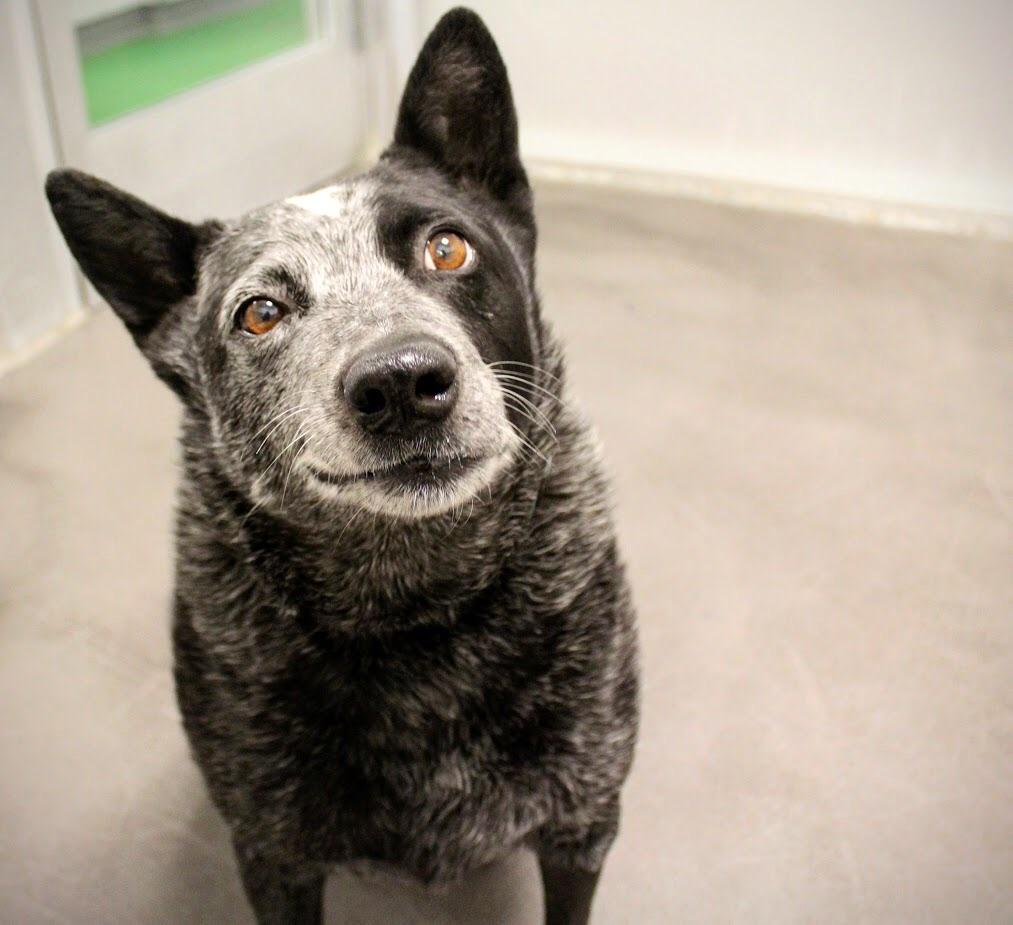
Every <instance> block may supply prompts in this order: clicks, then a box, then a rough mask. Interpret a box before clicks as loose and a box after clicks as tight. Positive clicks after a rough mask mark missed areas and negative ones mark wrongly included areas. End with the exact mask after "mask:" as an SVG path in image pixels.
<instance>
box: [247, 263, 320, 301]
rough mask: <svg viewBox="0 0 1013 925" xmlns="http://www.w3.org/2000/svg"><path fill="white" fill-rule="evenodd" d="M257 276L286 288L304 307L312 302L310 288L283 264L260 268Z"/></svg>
mask: <svg viewBox="0 0 1013 925" xmlns="http://www.w3.org/2000/svg"><path fill="white" fill-rule="evenodd" d="M257 276H258V277H259V278H260V279H261V280H263V281H264V282H265V283H267V284H268V285H271V286H276V287H278V288H279V289H282V290H284V292H285V294H286V295H288V296H289V298H291V299H292V300H293V301H295V302H296V303H298V304H299V305H300V306H302V307H303V308H309V307H310V305H311V304H312V301H313V299H312V296H311V295H310V292H309V289H307V288H306V286H305V285H304V284H303V283H302V282H301V281H300V280H298V279H297V278H296V277H295V276H294V275H293V274H292V272H291V271H290V270H289V269H288V268H286V267H283V266H269V267H263V268H262V269H260V270H258V272H257Z"/></svg>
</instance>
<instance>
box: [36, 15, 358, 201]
mask: <svg viewBox="0 0 1013 925" xmlns="http://www.w3.org/2000/svg"><path fill="white" fill-rule="evenodd" d="M33 2H34V13H35V17H36V24H37V27H38V33H39V37H40V40H41V45H42V49H41V50H42V53H43V58H44V62H45V65H44V66H45V69H46V71H47V73H48V78H49V87H50V91H51V96H52V109H53V114H52V115H53V120H54V122H55V126H54V130H55V135H56V138H57V140H58V143H59V148H60V152H59V156H60V160H61V162H62V163H63V164H64V165H66V166H70V167H77V168H79V169H81V170H85V171H87V172H88V173H93V174H96V175H98V176H101V177H103V178H105V179H107V180H109V181H110V182H112V183H115V184H116V185H117V186H121V187H123V188H124V189H126V190H128V191H130V192H132V193H135V194H136V195H138V196H141V197H142V198H144V199H147V200H149V201H151V202H152V203H154V204H156V205H158V206H160V207H161V208H164V209H166V210H168V211H171V212H176V213H178V214H180V215H182V216H183V217H186V218H190V219H199V218H204V217H213V216H223V217H227V216H231V215H235V214H238V213H240V212H242V211H245V210H246V209H248V208H251V207H253V206H255V205H259V204H261V203H264V202H268V201H270V200H272V199H276V198H279V197H282V196H287V195H290V194H292V193H294V192H298V191H300V190H303V189H305V188H307V187H309V186H311V185H312V184H314V183H317V182H319V181H321V180H324V179H326V178H327V177H328V176H330V175H332V174H334V173H336V172H338V171H339V170H341V169H342V168H344V167H346V166H348V165H349V164H350V163H351V162H352V161H353V160H354V159H355V157H356V155H357V154H358V153H359V152H360V150H361V146H362V145H363V143H364V140H365V132H366V117H367V114H366V112H365V101H366V99H367V94H366V92H365V83H366V76H365V62H364V60H363V57H364V56H363V54H362V53H361V51H360V50H359V48H358V47H357V46H358V44H359V43H358V41H357V39H358V35H359V29H358V27H357V23H356V20H355V15H356V12H357V9H358V4H356V3H355V2H353V0H147V2H140V3H139V2H136V0H61V2H51V0H33Z"/></svg>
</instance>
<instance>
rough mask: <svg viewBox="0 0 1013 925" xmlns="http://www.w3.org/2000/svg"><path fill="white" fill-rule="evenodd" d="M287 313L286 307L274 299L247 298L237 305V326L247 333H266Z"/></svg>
mask: <svg viewBox="0 0 1013 925" xmlns="http://www.w3.org/2000/svg"><path fill="white" fill-rule="evenodd" d="M287 314H288V308H287V307H286V306H285V305H283V304H282V303H281V302H275V301H274V299H265V298H263V297H258V298H255V299H249V300H247V301H246V302H244V303H243V304H242V305H241V306H240V307H239V314H238V321H239V327H240V328H242V329H243V330H244V331H246V333H247V334H258V335H259V334H266V333H267V332H268V331H270V330H271V328H273V327H274V326H275V325H276V324H277V323H278V322H279V321H281V319H282V318H284V317H285V315H287Z"/></svg>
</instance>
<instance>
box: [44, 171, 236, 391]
mask: <svg viewBox="0 0 1013 925" xmlns="http://www.w3.org/2000/svg"><path fill="white" fill-rule="evenodd" d="M46 197H47V198H48V199H49V205H50V207H51V208H52V210H53V215H54V217H55V218H56V223H57V224H58V225H59V226H60V231H61V232H63V237H64V239H65V240H66V242H67V246H68V247H69V248H70V252H71V253H72V254H73V255H74V258H75V259H76V260H77V262H78V264H79V265H80V267H81V270H82V272H83V273H84V275H85V276H87V277H88V279H89V280H90V281H91V283H92V285H94V286H95V288H96V289H97V290H98V292H99V294H100V295H101V296H102V297H103V298H104V299H105V300H106V301H107V302H108V303H109V304H110V305H111V306H112V308H113V310H114V311H115V312H116V314H117V315H119V316H120V318H121V319H122V320H123V322H124V324H126V326H127V330H129V331H130V333H131V335H133V338H134V341H135V342H136V343H137V345H138V346H139V347H140V348H141V352H142V353H144V355H145V356H146V357H147V358H148V360H149V361H150V362H151V365H152V366H153V367H154V370H155V373H156V374H157V375H158V376H159V377H160V378H161V379H163V380H165V381H166V382H167V383H168V384H169V386H170V387H171V388H172V389H173V390H174V391H176V392H177V393H179V394H180V396H181V397H183V398H186V397H187V394H188V391H189V389H188V380H189V378H190V372H191V370H190V367H189V359H190V358H189V357H188V356H187V350H186V348H185V347H184V346H183V340H184V334H183V332H182V331H181V330H180V324H179V319H174V320H173V321H171V322H170V321H169V318H170V316H172V315H173V314H175V313H174V312H173V309H174V308H176V307H177V306H180V305H181V304H183V303H185V301H186V300H187V299H188V298H189V297H190V296H192V295H193V294H194V293H195V292H196V288H197V265H198V261H199V259H200V253H201V250H202V249H203V248H204V247H205V246H206V245H207V244H208V243H209V242H210V241H211V240H212V239H213V238H214V237H215V235H216V234H217V233H218V231H219V229H220V227H221V226H220V225H218V224H217V223H215V222H206V223H204V224H202V225H191V224H190V223H188V222H184V221H182V220H181V219H178V218H173V217H172V216H171V215H166V214H165V213H164V212H160V211H159V210H158V209H155V208H153V207H152V206H149V205H148V204H147V203H144V202H141V200H140V199H137V198H136V197H134V196H131V195H129V194H128V193H124V192H123V191H122V190H119V189H117V188H116V187H115V186H112V185H110V184H109V183H105V182H103V181H102V180H99V179H97V178H95V177H92V176H89V175H88V174H85V173H81V172H80V171H77V170H54V171H53V172H52V173H50V174H49V176H48V177H47V178H46ZM163 322H165V323H163Z"/></svg>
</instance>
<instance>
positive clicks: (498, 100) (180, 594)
mask: <svg viewBox="0 0 1013 925" xmlns="http://www.w3.org/2000/svg"><path fill="white" fill-rule="evenodd" d="M46 191H47V194H48V196H49V201H50V203H51V205H52V208H53V212H54V214H55V215H56V219H57V221H58V222H59V225H60V228H61V229H62V231H63V234H64V236H65V238H66V240H67V243H68V245H69V247H70V249H71V251H72V252H73V254H74V256H75V257H76V258H77V261H78V262H79V263H80V265H81V268H82V270H83V271H84V273H85V274H86V275H87V276H88V278H89V279H90V280H91V281H92V283H94V285H95V287H96V288H97V289H98V291H99V292H100V293H101V294H102V295H103V297H104V298H106V299H107V300H108V301H109V303H110V304H111V305H112V307H113V308H114V309H115V310H116V312H117V313H118V314H119V316H120V317H121V318H122V319H123V321H124V322H125V323H126V326H127V329H128V330H129V331H130V333H131V335H132V336H133V338H134V340H135V341H136V342H137V345H138V346H139V347H140V349H141V351H142V352H143V353H144V355H145V356H146V357H147V358H148V360H149V361H150V363H151V365H152V366H153V367H154V369H155V372H156V373H157V374H158V376H160V377H161V378H162V379H163V380H164V381H165V382H166V383H168V385H169V386H170V387H171V388H172V389H173V390H174V391H175V392H176V393H177V394H178V395H179V397H180V399H181V400H182V404H183V408H184V417H183V425H182V447H183V472H182V480H181V487H180V492H179V515H178V524H177V530H176V534H177V551H178V555H177V568H176V593H175V621H174V631H173V637H174V644H175V656H176V669H175V671H176V686H177V692H178V697H179V703H180V707H181V710H182V713H183V721H184V724H185V726H186V731H187V734H188V736H189V738H190V742H191V744H192V747H193V751H194V754H195V756H196V759H197V762H198V763H199V765H200V767H201V770H202V771H203V773H204V776H205V778H206V780H207V784H208V788H209V789H210V792H211V795H212V797H213V799H214V802H215V804H216V805H217V807H218V808H219V810H220V811H221V812H222V814H223V815H224V817H225V819H226V820H227V821H228V823H229V825H230V827H231V831H232V836H233V840H234V845H235V851H236V857H237V859H238V863H239V868H240V871H241V873H242V877H243V882H244V884H245V887H246V892H247V895H248V897H249V900H250V903H251V904H252V906H253V908H254V910H255V911H256V914H257V918H258V921H260V922H262V923H269V922H271V923H310V922H313V923H316V922H319V921H320V916H321V897H322V890H323V883H324V878H325V876H326V874H327V872H328V870H330V869H332V868H333V867H334V866H335V865H337V864H344V863H349V864H355V865H373V866H379V867H381V868H387V869H390V870H395V871H399V872H401V873H407V874H409V875H411V876H413V877H416V878H419V879H420V880H422V881H424V882H427V883H431V882H438V881H452V880H455V879H459V878H461V877H462V876H464V875H465V874H467V873H468V871H470V870H473V869H474V868H476V867H478V866H480V865H482V864H486V863H488V862H490V861H492V860H494V859H495V858H498V857H500V856H502V855H503V854H505V853H506V852H508V851H510V850H511V849H513V848H515V847H516V846H518V845H522V844H525V845H529V846H530V847H532V848H533V849H534V850H535V851H536V852H537V854H538V858H539V862H540V865H541V870H542V876H543V880H544V885H545V905H546V921H547V922H549V923H552V925H561V923H583V922H586V921H587V918H588V915H589V910H590V906H591V899H592V895H593V893H594V888H595V884H596V882H597V879H598V874H599V872H600V870H601V867H602V863H603V861H604V859H605V855H606V853H607V851H608V849H609V846H610V844H611V843H612V841H613V839H614V838H615V835H616V831H617V828H618V823H619V792H620V788H621V786H622V784H623V781H624V779H625V778H626V775H627V772H628V771H629V768H630V762H631V759H632V754H633V745H634V739H635V737H636V725H637V669H636V640H635V631H634V616H633V610H632V606H631V603H630V597H629V592H628V589H627V585H626V581H625V578H624V576H623V570H622V566H621V564H620V562H619V559H618V557H617V553H616V543H615V538H614V534H613V528H612V524H611V520H610V516H609V511H608V503H607V497H608V486H607V484H606V481H605V479H604V477H603V475H602V471H601V465H600V462H599V457H598V452H597V448H596V445H595V441H594V439H593V437H592V436H591V434H590V432H589V429H588V426H587V424H586V423H585V422H584V421H583V420H582V419H581V417H580V416H579V415H578V414H577V412H576V411H574V409H573V408H572V407H571V405H570V404H569V402H568V399H567V397H566V393H565V390H564V386H563V360H562V355H561V353H560V349H559V346H558V345H557V343H556V341H555V339H554V338H553V336H552V334H551V332H550V330H549V328H548V327H547V325H546V323H545V322H544V321H543V319H542V317H541V312H540V309H539V304H538V297H537V295H536V292H535V280H534V252H535V223H534V217H533V214H532V197H531V190H530V187H529V185H528V181H527V177H526V175H525V173H524V169H523V167H522V166H521V163H520V160H519V154H518V147H517V121H516V116H515V114H514V108H513V103H512V100H511V94H510V87H509V84H508V82H507V75H506V69H505V67H504V65H503V61H502V60H501V58H500V56H499V53H498V51H497V49H496V46H495V44H494V42H493V40H492V37H491V36H490V35H489V33H488V31H487V30H486V29H485V27H484V25H483V24H482V22H481V21H480V20H479V19H478V17H476V16H475V15H474V14H473V13H470V12H468V11H466V10H455V11H453V12H451V13H448V14H447V15H446V16H445V17H444V18H443V19H442V20H441V21H440V22H439V24H438V25H437V26H436V28H435V30H434V31H433V33H432V34H431V35H430V36H429V39H428V40H427V41H426V44H425V46H424V47H423V49H422V52H421V54H420V55H419V59H418V61H417V63H416V64H415V67H414V69H413V70H412V73H411V76H410V77H409V79H408V84H407V88H406V90H405V93H404V97H403V99H402V102H401V107H400V111H399V114H398V120H397V128H396V132H395V136H394V141H393V143H392V144H391V146H390V147H389V148H388V149H387V151H386V152H385V153H384V155H383V157H382V158H381V159H380V162H379V163H378V164H377V165H376V166H375V167H373V169H371V170H370V171H369V172H367V173H364V174H362V175H361V176H358V177H356V178H354V179H351V180H348V181H347V182H344V183H341V184H339V185H337V186H331V187H328V188H326V189H323V190H320V191H319V192H316V193H312V194H309V195H305V196H296V197H295V198H292V199H288V200H285V201H283V202H280V203H276V204H274V205H272V206H269V207H266V208H263V209H258V210H256V211H254V212H251V213H250V214H248V215H246V216H244V217H242V218H240V219H239V220H237V221H232V222H224V223H222V222H206V223H204V224H201V225H191V224H188V223H186V222H183V221H180V220H178V219H175V218H172V217H170V216H168V215H165V214H164V213H162V212H159V211H157V210H156V209H154V208H152V207H150V206H148V205H146V204H144V203H142V202H140V201H138V200H137V199H135V198H133V197H132V196H129V195H127V194H125V193H123V192H120V191H119V190H117V189H115V188H113V187H111V186H109V185H108V184H106V183H103V182H101V181H99V180H96V179H94V178H92V177H89V176H86V175H84V174H81V173H77V172H75V171H69V170H64V171H57V172H55V173H53V174H52V175H51V176H50V177H49V180H48V183H47V187H46Z"/></svg>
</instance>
